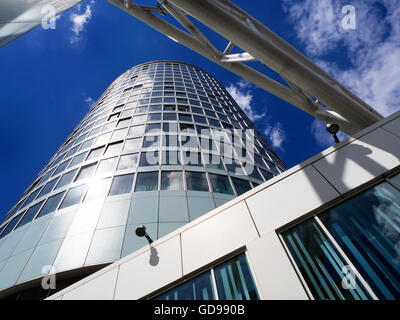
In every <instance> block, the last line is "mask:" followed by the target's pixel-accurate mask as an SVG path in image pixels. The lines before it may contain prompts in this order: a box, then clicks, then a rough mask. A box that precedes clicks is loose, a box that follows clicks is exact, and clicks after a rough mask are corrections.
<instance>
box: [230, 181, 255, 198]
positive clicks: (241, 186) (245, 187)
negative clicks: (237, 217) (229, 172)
mask: <svg viewBox="0 0 400 320" xmlns="http://www.w3.org/2000/svg"><path fill="white" fill-rule="evenodd" d="M232 183H233V185H234V187H235V189H236V193H237V194H238V196H240V195H241V194H243V193H245V192H247V191H249V190H250V189H251V185H250V182H249V181H247V180H243V179H238V178H232Z"/></svg>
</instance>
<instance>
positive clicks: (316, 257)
mask: <svg viewBox="0 0 400 320" xmlns="http://www.w3.org/2000/svg"><path fill="white" fill-rule="evenodd" d="M282 237H283V239H284V241H285V242H286V245H287V247H288V249H289V251H290V253H291V254H292V256H293V258H294V260H295V262H296V265H297V267H298V268H299V270H300V272H301V274H302V276H303V278H304V280H305V281H306V283H307V285H308V288H309V289H310V291H311V293H312V295H313V297H314V298H315V299H318V300H347V299H350V300H353V299H354V300H368V299H369V298H370V297H369V295H368V293H367V291H366V290H365V288H364V287H363V286H362V285H361V284H360V282H359V280H358V279H357V278H356V277H355V278H354V279H355V280H356V283H355V286H354V288H348V287H344V286H343V285H342V283H343V280H344V279H345V275H346V274H347V272H346V268H347V263H346V261H345V260H344V259H343V257H342V256H341V255H340V254H339V253H338V252H337V250H336V249H335V247H334V246H333V244H332V242H331V241H330V240H329V239H328V237H327V236H326V235H325V234H324V232H323V231H322V229H321V227H320V226H319V225H318V224H317V222H316V221H315V220H314V219H310V220H308V221H306V222H304V223H301V224H300V225H297V226H296V227H295V228H292V229H290V230H288V231H286V232H284V233H283V234H282Z"/></svg>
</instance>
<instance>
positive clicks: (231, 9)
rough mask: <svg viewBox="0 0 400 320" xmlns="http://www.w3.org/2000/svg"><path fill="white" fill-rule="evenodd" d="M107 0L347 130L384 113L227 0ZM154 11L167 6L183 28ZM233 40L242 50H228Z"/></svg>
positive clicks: (355, 129) (357, 128)
mask: <svg viewBox="0 0 400 320" xmlns="http://www.w3.org/2000/svg"><path fill="white" fill-rule="evenodd" d="M107 1H108V2H110V3H112V4H113V5H115V6H117V7H118V8H120V9H122V10H124V11H125V12H127V13H129V14H130V15H132V16H133V17H135V18H137V19H139V20H141V21H142V22H144V23H146V24H148V25H149V26H151V27H152V28H154V29H156V30H157V31H159V32H161V33H163V34H164V35H166V36H168V37H169V38H171V39H173V40H175V41H177V42H179V43H181V44H182V45H184V46H186V47H188V48H190V49H192V50H194V51H196V52H197V53H199V54H201V55H202V56H204V57H206V58H208V59H209V60H211V61H213V62H215V63H217V64H219V65H221V66H223V67H224V68H226V69H228V70H230V71H231V72H233V73H235V74H236V75H238V76H239V77H241V78H244V79H246V80H248V81H250V82H252V83H254V84H256V85H257V86H259V87H260V88H263V89H264V90H266V91H268V92H270V93H271V94H273V95H275V96H277V97H279V98H281V99H283V100H285V101H286V102H288V103H290V104H292V105H293V106H295V107H297V108H299V109H301V110H303V111H304V112H307V113H308V114H310V115H312V116H313V117H315V118H317V119H320V120H322V121H324V122H326V123H337V124H338V125H339V126H340V129H341V131H343V132H345V133H347V134H349V135H354V134H355V133H357V132H358V131H360V130H362V129H364V128H366V127H368V126H370V125H371V124H373V123H375V122H377V121H379V120H380V119H382V116H381V115H380V114H379V113H378V112H376V111H375V110H374V109H373V108H372V107H370V106H369V105H368V104H366V103H365V102H364V101H362V100H361V99H360V98H358V97H357V96H356V95H354V94H353V93H352V92H350V91H349V90H348V89H346V88H345V87H344V86H343V85H341V84H340V83H338V82H337V81H336V80H335V79H333V78H332V77H331V76H330V75H328V74H327V73H326V72H324V71H323V70H322V69H320V68H319V67H318V66H316V65H315V64H314V63H313V62H311V61H310V60H309V59H308V58H306V57H305V56H304V55H302V54H301V53H300V52H298V51H297V50H296V49H295V48H293V47H292V46H290V45H289V44H288V43H287V42H285V41H284V40H283V39H281V38H280V37H278V36H277V35H276V34H274V33H273V32H272V31H271V30H269V29H268V28H267V27H266V26H264V25H262V24H261V23H260V22H258V21H257V20H256V19H254V18H253V17H252V16H250V15H249V14H247V13H246V12H245V11H243V10H242V9H240V8H239V7H237V6H236V5H234V4H233V3H232V2H231V1H229V0H195V1H191V0H190V1H189V0H168V1H167V0H159V4H160V6H159V7H149V6H140V5H137V4H135V3H133V2H131V0H107ZM153 12H159V13H161V14H165V13H166V12H168V13H169V14H171V15H172V16H173V17H174V18H175V19H176V20H177V21H178V22H179V23H180V24H181V25H182V26H183V27H184V28H185V29H186V30H187V32H185V31H183V30H181V29H180V28H177V27H176V26H174V25H172V24H171V23H169V22H167V21H165V20H164V19H163V18H161V17H159V16H156V15H155V14H153ZM188 15H190V16H192V17H193V18H195V19H197V20H198V21H200V22H201V23H203V24H204V25H206V26H207V27H209V28H210V29H212V30H213V31H215V32H217V33H218V34H220V35H221V36H223V37H224V38H226V39H228V45H227V47H226V48H225V50H224V51H220V50H218V49H217V48H215V47H214V45H213V44H212V43H211V42H210V41H209V40H208V39H207V38H206V37H205V36H204V34H203V33H202V32H201V31H200V30H199V29H198V28H197V27H196V26H195V25H194V24H193V23H192V22H191V20H190V19H189V18H188ZM234 46H237V47H239V48H241V49H242V50H243V52H242V53H239V54H230V51H231V50H232V48H233V47H234ZM247 61H259V62H261V63H262V64H263V65H265V66H267V67H269V68H271V69H272V70H274V71H275V72H277V73H278V74H279V75H280V76H281V77H282V79H284V80H285V82H287V84H288V85H289V87H287V86H284V85H282V84H281V83H279V82H278V81H275V80H273V79H271V78H269V77H267V76H266V75H264V74H262V73H260V72H258V71H256V70H255V69H253V68H251V67H250V66H248V65H246V64H244V62H247Z"/></svg>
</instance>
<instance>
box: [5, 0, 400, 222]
mask: <svg viewBox="0 0 400 320" xmlns="http://www.w3.org/2000/svg"><path fill="white" fill-rule="evenodd" d="M136 2H139V3H143V4H147V5H154V4H155V3H156V1H145V0H142V1H136ZM233 2H234V3H235V4H237V5H238V6H240V7H241V8H243V9H244V10H246V11H247V12H248V13H250V14H251V15H253V16H254V17H255V18H257V19H258V20H259V21H261V22H262V23H264V24H265V25H266V26H268V27H269V28H270V29H271V30H272V31H274V32H275V33H277V34H278V35H279V36H281V37H282V38H284V39H285V40H286V41H288V42H290V43H291V44H292V45H293V46H295V47H296V48H297V49H298V50H300V51H301V52H303V53H304V54H306V55H307V56H309V57H310V58H311V59H312V60H313V61H315V62H316V63H318V64H319V65H320V66H322V67H323V68H324V69H325V70H326V71H328V72H330V73H331V74H332V75H334V76H335V77H336V78H337V79H338V80H339V81H341V82H342V83H343V84H345V85H346V86H348V87H349V88H350V89H351V90H353V91H354V92H356V93H357V94H358V95H359V96H361V97H362V98H363V99H365V101H367V102H368V103H370V104H371V105H373V106H374V107H375V108H376V109H377V110H378V111H380V112H381V113H383V114H384V115H389V114H391V113H393V112H395V111H397V110H399V106H400V50H399V49H400V37H399V35H400V9H398V8H396V3H395V2H396V1H393V0H374V1H373V0H355V1H350V2H352V4H353V5H354V6H355V7H356V9H357V29H356V30H348V31H346V32H345V31H343V30H341V28H340V21H341V18H342V14H341V8H342V6H343V5H345V4H349V1H347V2H345V1H342V0H296V1H294V0H282V1H262V0H257V1H255V0H253V1H244V0H241V1H239V0H235V1H233ZM202 30H204V31H205V32H206V34H207V35H208V36H209V37H210V38H211V39H212V40H213V43H214V44H215V46H216V47H217V48H218V49H220V50H223V49H224V48H225V46H226V44H227V42H226V40H224V39H221V38H220V37H219V36H217V35H214V34H213V33H212V32H210V31H208V30H206V29H204V28H202ZM159 59H173V60H178V61H184V62H188V63H191V64H194V65H197V66H199V67H201V68H203V69H204V70H206V71H207V72H209V73H210V74H212V75H213V76H214V77H216V78H217V79H218V80H219V81H220V82H221V83H222V84H224V85H225V86H226V87H227V88H228V89H229V90H230V92H231V94H232V95H234V97H235V98H237V101H238V102H239V104H241V105H242V107H243V109H245V111H247V113H248V115H249V116H251V117H252V118H253V119H255V121H254V122H255V124H256V126H257V127H258V128H259V130H260V131H261V132H263V133H264V134H265V136H266V138H267V140H268V141H270V142H271V144H272V145H274V148H275V150H276V151H277V153H278V154H279V155H280V156H281V158H282V160H283V161H284V162H285V163H286V164H287V165H288V166H289V167H292V166H294V165H296V164H298V163H300V162H302V161H304V160H306V159H308V158H309V157H311V156H313V155H315V154H316V153H318V152H320V151H322V150H324V149H325V148H326V147H329V146H330V145H332V144H333V140H332V139H331V137H329V136H327V135H326V134H325V132H324V128H323V126H322V125H321V123H320V122H318V121H316V120H314V119H313V118H312V117H310V116H308V115H307V114H305V113H303V112H301V111H299V110H297V109H296V108H294V107H292V106H290V105H289V104H287V103H286V102H284V101H281V100H280V99H278V98H276V97H274V96H272V95H270V94H269V93H267V92H265V91H263V90H262V89H259V88H257V87H256V86H254V85H251V84H249V83H246V82H243V81H242V80H241V79H240V78H238V77H237V76H236V75H234V74H232V73H231V72H229V71H227V70H225V69H223V68H222V67H219V66H218V65H216V64H214V63H212V62H210V61H209V60H207V59H205V58H203V57H202V56H200V55H198V54H197V53H195V52H193V51H191V50H190V49H187V48H185V47H183V46H182V45H180V44H178V43H175V42H173V41H171V40H170V39H168V38H167V37H165V36H163V35H162V34H160V33H158V32H157V31H154V30H153V29H151V28H150V27H149V26H147V25H145V24H143V23H142V22H140V21H138V20H135V19H134V18H133V17H131V16H129V15H128V14H126V13H124V12H123V11H121V10H119V9H117V8H115V7H114V6H112V5H111V4H109V3H108V2H107V1H105V0H95V1H93V0H86V1H83V2H82V4H81V5H80V6H79V7H75V8H73V9H71V10H69V11H67V12H65V13H63V14H62V15H61V17H60V18H59V19H57V21H56V29H55V30H43V29H41V28H40V27H38V28H36V29H35V30H33V31H32V32H30V33H28V34H26V35H24V36H22V37H21V38H19V39H17V40H16V41H14V42H12V43H10V44H8V45H7V46H5V47H3V48H0V61H1V62H0V70H1V77H0V88H1V91H0V92H1V111H2V117H1V126H0V139H1V140H0V143H1V146H2V149H3V152H2V157H1V158H0V177H1V178H2V179H1V180H2V183H1V190H0V217H2V216H3V215H4V214H5V213H6V212H7V211H8V210H9V209H10V208H11V207H12V205H14V204H15V203H16V201H17V200H18V198H19V196H20V195H21V194H22V193H23V192H24V190H25V189H26V188H27V187H28V185H29V184H30V183H31V182H32V181H33V180H34V178H35V176H36V175H37V173H38V172H39V171H40V170H41V169H42V168H43V167H44V166H45V164H46V163H47V161H48V160H49V159H50V158H51V156H52V155H53V154H54V153H55V152H56V150H57V149H58V148H59V146H60V145H61V144H62V143H63V141H64V140H65V138H66V137H67V136H68V135H69V134H70V132H71V131H72V130H73V128H74V127H75V126H76V125H77V124H78V122H79V121H80V119H81V118H82V117H83V116H84V115H85V114H86V113H87V112H88V111H89V108H90V105H91V103H92V102H93V101H96V100H97V98H98V97H99V96H100V95H101V94H102V92H103V91H104V90H105V89H106V88H107V86H108V85H109V84H110V83H111V82H112V81H113V80H114V79H115V78H116V77H118V76H119V75H120V74H121V73H123V72H124V71H126V70H127V69H129V68H131V67H133V66H135V65H137V64H140V63H143V62H147V61H152V60H159ZM251 65H252V66H253V67H255V68H256V69H258V70H260V71H263V72H265V67H263V66H261V65H259V64H257V63H251ZM267 74H268V75H271V76H272V77H274V78H275V79H277V80H279V77H278V76H276V75H274V74H273V73H272V72H269V71H267Z"/></svg>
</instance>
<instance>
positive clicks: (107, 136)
mask: <svg viewBox="0 0 400 320" xmlns="http://www.w3.org/2000/svg"><path fill="white" fill-rule="evenodd" d="M110 138H111V132H108V133H105V134H102V135H101V136H98V137H97V141H96V145H101V144H103V143H107V142H108V141H109V140H110Z"/></svg>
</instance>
